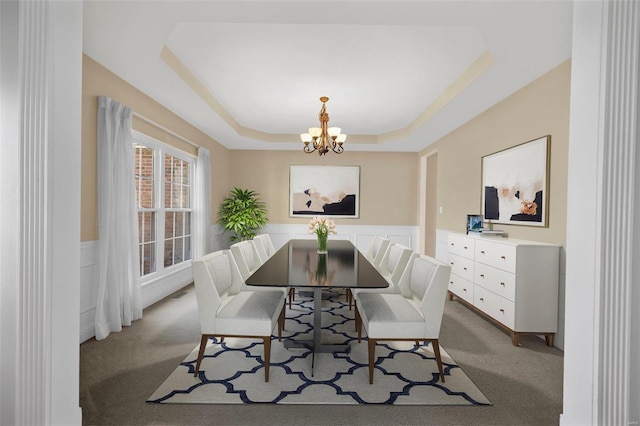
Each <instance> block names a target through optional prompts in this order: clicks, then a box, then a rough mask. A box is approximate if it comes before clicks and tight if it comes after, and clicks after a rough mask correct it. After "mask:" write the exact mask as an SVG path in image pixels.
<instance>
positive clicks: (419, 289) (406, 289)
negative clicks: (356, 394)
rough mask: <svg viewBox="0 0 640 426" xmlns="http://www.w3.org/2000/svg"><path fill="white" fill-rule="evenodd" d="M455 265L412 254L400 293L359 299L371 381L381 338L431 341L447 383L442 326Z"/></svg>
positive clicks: (358, 317)
mask: <svg viewBox="0 0 640 426" xmlns="http://www.w3.org/2000/svg"><path fill="white" fill-rule="evenodd" d="M450 272H451V266H449V265H447V264H445V263H443V262H440V261H439V260H436V259H434V258H432V257H429V256H425V255H418V256H415V257H412V259H411V261H410V262H409V265H408V267H407V269H406V271H405V273H404V274H403V275H402V278H401V279H400V281H399V282H398V289H399V293H365V294H360V295H359V297H358V298H357V299H356V329H357V330H358V343H360V340H361V336H362V328H363V327H364V329H365V330H366V332H367V337H368V346H369V348H368V349H369V383H373V372H374V361H375V348H376V343H377V342H379V341H383V340H387V341H401V340H408V341H416V342H420V341H425V342H427V341H428V342H430V343H431V345H432V348H433V353H434V355H435V357H436V363H437V365H438V372H439V373H440V378H441V379H442V381H443V382H444V381H445V379H444V370H443V368H442V358H441V357H440V345H439V342H438V339H439V335H440V325H441V323H442V315H443V313H444V304H445V299H446V294H447V287H448V283H449V273H450Z"/></svg>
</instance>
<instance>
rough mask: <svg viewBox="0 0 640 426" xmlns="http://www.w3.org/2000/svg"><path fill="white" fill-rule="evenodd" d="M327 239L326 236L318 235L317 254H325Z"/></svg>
mask: <svg viewBox="0 0 640 426" xmlns="http://www.w3.org/2000/svg"><path fill="white" fill-rule="evenodd" d="M327 239H328V235H322V234H319V235H318V254H326V253H327Z"/></svg>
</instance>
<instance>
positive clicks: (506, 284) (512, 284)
mask: <svg viewBox="0 0 640 426" xmlns="http://www.w3.org/2000/svg"><path fill="white" fill-rule="evenodd" d="M473 282H474V283H475V284H478V285H481V286H482V287H484V288H486V289H487V290H490V291H492V292H494V293H496V294H497V295H499V296H502V297H504V298H505V299H508V300H511V301H512V302H515V301H516V276H515V275H514V274H512V273H511V272H507V271H504V270H502V269H498V268H494V267H493V266H489V265H485V264H484V263H476V264H475V266H474V279H473Z"/></svg>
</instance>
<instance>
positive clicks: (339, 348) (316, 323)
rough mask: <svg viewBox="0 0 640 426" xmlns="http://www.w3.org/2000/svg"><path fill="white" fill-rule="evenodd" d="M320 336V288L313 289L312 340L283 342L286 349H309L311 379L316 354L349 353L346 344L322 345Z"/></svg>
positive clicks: (349, 346)
mask: <svg viewBox="0 0 640 426" xmlns="http://www.w3.org/2000/svg"><path fill="white" fill-rule="evenodd" d="M321 336H322V288H320V287H318V288H314V289H313V340H285V342H284V347H285V348H286V349H296V348H297V349H299V348H306V349H311V353H312V355H311V356H312V358H311V377H313V370H314V366H315V358H316V353H334V352H344V353H349V351H351V345H348V344H323V343H322V342H321Z"/></svg>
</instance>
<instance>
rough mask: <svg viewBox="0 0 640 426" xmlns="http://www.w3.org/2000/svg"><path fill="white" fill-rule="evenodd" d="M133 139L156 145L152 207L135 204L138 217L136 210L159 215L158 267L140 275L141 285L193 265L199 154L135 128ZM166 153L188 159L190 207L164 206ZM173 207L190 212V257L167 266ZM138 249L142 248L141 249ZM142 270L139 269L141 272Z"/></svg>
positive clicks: (152, 146)
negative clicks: (168, 226) (167, 220)
mask: <svg viewBox="0 0 640 426" xmlns="http://www.w3.org/2000/svg"><path fill="white" fill-rule="evenodd" d="M131 133H132V138H131V139H132V140H131V144H132V146H134V147H135V145H136V144H140V145H143V146H146V147H149V148H151V149H153V165H154V167H153V195H154V197H153V207H152V208H142V209H140V208H138V207H137V205H136V220H137V214H138V212H140V211H153V212H155V217H156V223H155V225H156V229H155V241H156V247H155V259H156V270H155V271H154V272H150V273H148V274H146V275H138V282H139V283H140V284H141V285H144V284H147V283H149V282H150V281H154V280H157V279H159V278H162V277H164V276H167V275H169V274H171V273H175V272H177V271H180V270H182V269H186V268H190V267H191V261H192V260H193V244H194V241H193V224H194V223H195V220H196V219H195V214H196V212H195V210H194V208H193V201H194V197H195V193H194V189H195V173H196V160H197V157H196V156H195V155H193V154H189V153H188V152H185V151H181V150H180V149H178V148H176V147H174V146H172V145H169V144H166V143H164V142H161V141H159V140H157V139H155V138H152V137H150V136H148V135H145V134H143V133H140V132H138V131H135V130H133V131H132V132H131ZM165 154H168V155H171V156H173V157H176V158H178V159H180V160H183V161H186V162H187V163H188V165H189V204H190V207H189V208H174V207H170V208H167V207H165V206H164V201H165V198H164V197H165V190H164V188H165V175H164V173H165V164H164V156H165ZM167 211H171V212H175V211H181V212H190V213H191V219H190V238H189V242H190V244H191V248H190V250H191V259H188V260H183V261H182V262H180V263H177V264H174V265H171V266H164V246H165V216H166V212H167ZM139 245H140V239H139V233H138V246H139ZM138 250H139V249H138ZM138 273H139V272H138Z"/></svg>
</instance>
